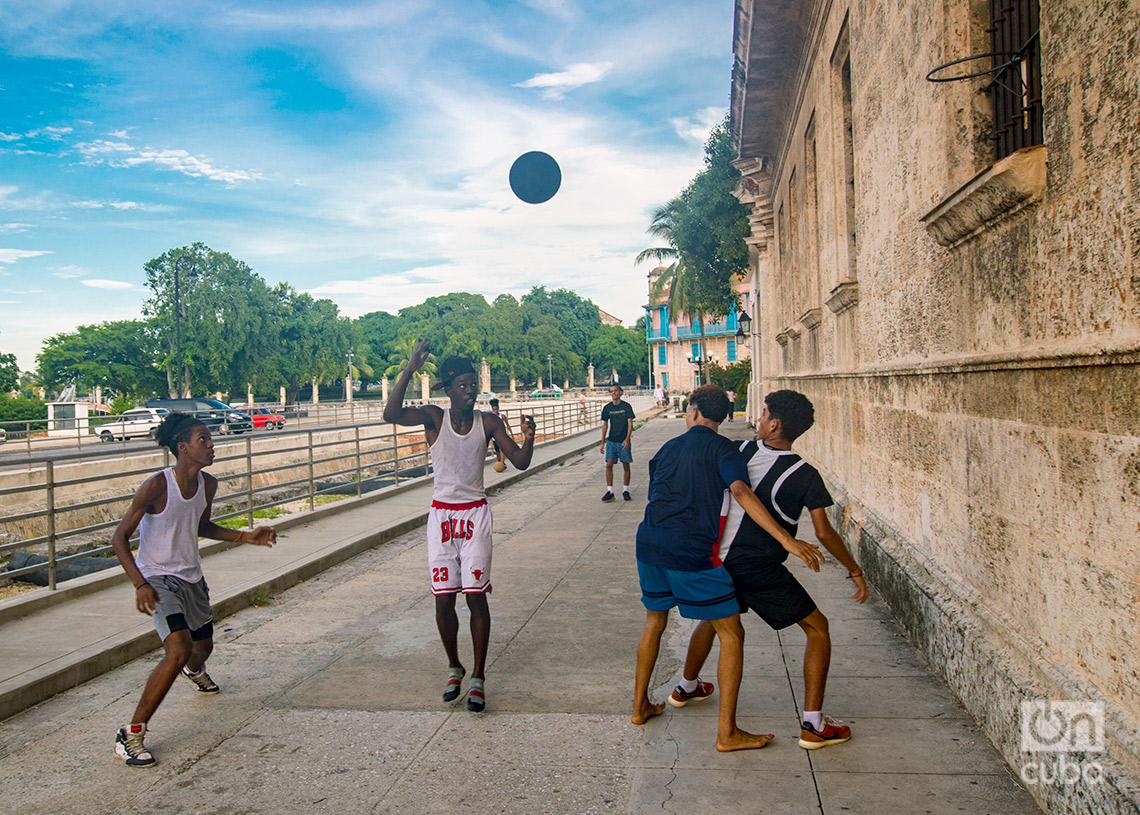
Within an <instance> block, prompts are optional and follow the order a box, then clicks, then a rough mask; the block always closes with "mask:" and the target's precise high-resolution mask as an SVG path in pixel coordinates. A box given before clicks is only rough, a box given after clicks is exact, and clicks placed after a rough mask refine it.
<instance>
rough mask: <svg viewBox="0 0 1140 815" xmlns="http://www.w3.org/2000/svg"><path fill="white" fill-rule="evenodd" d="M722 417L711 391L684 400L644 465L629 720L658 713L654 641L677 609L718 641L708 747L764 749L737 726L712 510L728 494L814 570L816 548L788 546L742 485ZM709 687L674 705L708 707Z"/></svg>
mask: <svg viewBox="0 0 1140 815" xmlns="http://www.w3.org/2000/svg"><path fill="white" fill-rule="evenodd" d="M727 415H728V399H727V397H726V396H725V393H724V391H723V390H721V389H720V388H719V387H717V386H716V385H704V386H703V387H700V388H697V389H696V390H694V391H693V392H692V393H691V394H689V408H688V412H687V413H686V415H685V424H686V426H687V427H688V431H687V432H686V433H684V434H683V435H681V436H678V437H677V438H675V439H672V440H671V441H668V442H666V443H665V444H664V446H662V447H661V449H660V450H658V451H657V455H655V456H654V457H653V459H652V461H650V462H649V503H648V504H647V505H646V507H645V518H644V520H642V522H641V525H640V526H639V527H638V528H637V573H638V578H639V580H640V582H641V602H642V605H644V606H645V609H646V611H645V630H644V632H643V633H642V635H641V640H640V641H639V642H638V644H637V669H636V680H635V684H634V694H633V715H632V716H631V717H630V721H632V722H633V723H634V724H644V723H645V722H646V721H647V720H648V719H649V718H650V717H652V716H656V715H658V714H660V713H661V712H662V711H664V709H665V704H664V703H658V704H654V703H653V702H651V701H650V699H649V679H650V677H651V676H652V675H653V668H654V666H655V665H656V663H657V654H658V651H659V649H660V646H661V635H662V634H663V633H664V632H665V626H666V623H667V622H668V619H669V609H671V608H673V607H674V606H676V607H677V608H678V610H679V611H680V613H681V616H682V617H685V618H687V619H690V620H707V621H709V622H708V625H709V626H710V627H711V629H712V630H713V631H715V632H716V636H717V637H718V638H719V639H720V661H719V663H718V666H717V676H718V677H719V678H720V682H721V688H720V714H719V719H718V724H717V738H716V749H717V750H720V751H722V752H724V751H729V750H748V749H755V748H758V747H763V746H764V745H765V744H767V743H768V742H769V741H770V740H771V739H772V738H773V737H772V735H771V734H764V735H756V734H753V733H747V732H745V731H743V730H740V729H739V728H738V727H737V726H736V698H737V693H738V691H739V690H740V678H741V674H742V670H743V663H744V627H743V625H741V623H740V606H739V605H738V602H737V599H736V591H735V590H734V588H733V585H732V580H731V579H730V578H729V576H728V572H727V571H726V570H725V568H724V565H723V564H722V563H721V559H720V557H719V554H718V545H719V541H720V510H721V506H722V504H723V501H724V492H725V490H728V491H730V492H731V493H732V496H733V498H735V499H736V501H737V502H738V503H739V504H740V505H741V506H742V507H743V509H744V512H746V513H747V514H748V517H749V518H751V519H752V520H754V521H755V522H756V523H757V524H759V525H760V526H761V527H762V528H763V529H766V530H768V532H769V534H771V535H772V536H773V537H774V538H775V539H776V540H777V541H778V543H779V545H780V546H782V547H783V548H784V549H786V550H787V551H789V552H792V553H793V554H795V555H796V556H797V557H800V558H802V559H803V561H804V562H805V563H807V564H808V566H809V567H811V568H813V569H815V570H818V569H819V562H820V561H822V559H823V557H822V555H821V554H820V552H819V549H818V548H817V547H815V546H812V545H811V544H807V543H804V542H803V541H798V540H795V539H794V538H793V537H792V536H791V535H790V534H788V532H787V531H786V530H785V529H784V528H783V527H781V526H780V525H779V524H777V523H776V521H775V520H773V519H772V516H771V515H770V514H769V513H768V511H767V510H766V509H765V508H764V505H763V504H762V503H761V502H760V500H759V499H758V498H757V497H756V495H755V493H753V492H752V490H751V489H750V488H749V486H748V467H747V465H746V464H745V461H744V458H743V456H741V454H740V451H739V450H738V449H737V448H736V444H735V443H734V442H732V441H730V440H729V439H726V438H725V437H724V436H721V435H719V434H718V433H717V430H718V429H719V427H720V423H721V422H723V421H724V418H725V416H727ZM713 690H714V688H713V684H712V683H711V682H701V681H700V679H699V678H696V679H695V680H694V681H693V682H692V683H691V684H690V685H689V687H688V688H687V689H685V690H683V691H682V690H681V688H678V690H677V691H674V694H675V695H676V694H678V691H680V698H679V702H680V704H677V703H676V702H674V705H675V706H677V707H680V706H683V705H685V704H688V703H689V702H697V701H700V700H702V699H707V698H708V697H709V696H711V695H712V693H713Z"/></svg>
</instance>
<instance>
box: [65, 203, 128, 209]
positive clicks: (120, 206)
mask: <svg viewBox="0 0 1140 815" xmlns="http://www.w3.org/2000/svg"><path fill="white" fill-rule="evenodd" d="M71 205H72V206H73V207H78V208H79V209H103V208H104V207H110V208H111V209H144V207H143V205H142V204H140V203H139V202H138V201H72V202H71Z"/></svg>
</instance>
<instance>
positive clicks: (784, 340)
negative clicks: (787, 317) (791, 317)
mask: <svg viewBox="0 0 1140 815" xmlns="http://www.w3.org/2000/svg"><path fill="white" fill-rule="evenodd" d="M776 342H778V343H780V345H787V344H788V332H786V331H781V332H780V333H779V334H777V335H776Z"/></svg>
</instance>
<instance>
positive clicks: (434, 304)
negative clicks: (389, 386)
mask: <svg viewBox="0 0 1140 815" xmlns="http://www.w3.org/2000/svg"><path fill="white" fill-rule="evenodd" d="M489 309H490V306H488V305H487V301H486V299H485V298H484V297H483V295H481V294H470V293H468V292H453V293H452V294H445V295H442V296H440V297H429V298H428V299H427V300H425V301H424V302H423V303H421V304H420V305H418V306H408V307H407V308H402V309H400V319H401V320H402V322H403V325H401V327H400V334H399V336H400V339H401V340H416V341H417V342H418V341H419V340H421V339H423V338H424V337H427V338H428V339H429V340H431V350H432V353H433V354H434V355H435V356H436V357H437V358H438V359H443V358H444V357H447V356H451V355H460V356H477V355H481V354H482V349H481V348H478V347H473V345H472V338H473V337H478V336H481V334H482V332H481V331H480V330H479V324H480V321H481V320H482V318H483V317H484V316H485V315H486V313H487V311H488V310H489ZM471 329H474V331H475V333H474V334H473V333H471ZM413 347H414V346H413Z"/></svg>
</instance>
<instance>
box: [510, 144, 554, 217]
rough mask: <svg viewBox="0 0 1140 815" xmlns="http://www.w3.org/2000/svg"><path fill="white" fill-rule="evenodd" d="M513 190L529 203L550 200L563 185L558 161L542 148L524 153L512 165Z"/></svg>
mask: <svg viewBox="0 0 1140 815" xmlns="http://www.w3.org/2000/svg"><path fill="white" fill-rule="evenodd" d="M510 178H511V190H513V191H514V194H515V195H517V196H518V197H519V198H521V199H522V200H523V201H526V202H527V203H528V204H541V203H543V202H544V201H549V200H550V199H551V198H553V197H554V193H556V192H558V188H559V187H561V186H562V170H560V169H559V167H558V162H557V161H555V160H554V159H553V158H551V157H550V156H549V155H548V154H546V153H543V152H542V151H541V150H532V151H530V152H529V153H523V154H522V155H521V156H519V157H518V158H517V159H515V163H514V164H512V165H511V176H510Z"/></svg>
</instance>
